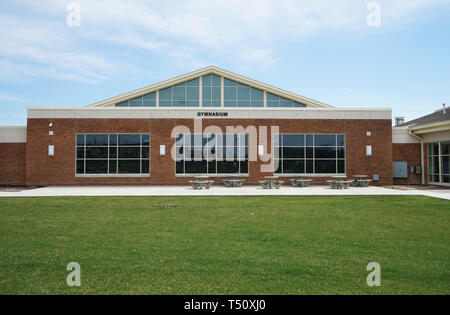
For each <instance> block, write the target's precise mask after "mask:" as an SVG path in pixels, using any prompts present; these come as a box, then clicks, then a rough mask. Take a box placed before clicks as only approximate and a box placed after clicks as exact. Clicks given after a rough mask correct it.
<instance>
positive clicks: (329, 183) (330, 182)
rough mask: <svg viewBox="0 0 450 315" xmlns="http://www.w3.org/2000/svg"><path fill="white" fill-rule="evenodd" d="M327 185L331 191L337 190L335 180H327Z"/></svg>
mask: <svg viewBox="0 0 450 315" xmlns="http://www.w3.org/2000/svg"><path fill="white" fill-rule="evenodd" d="M327 183H328V185H330V187H331V189H337V182H336V181H335V180H327Z"/></svg>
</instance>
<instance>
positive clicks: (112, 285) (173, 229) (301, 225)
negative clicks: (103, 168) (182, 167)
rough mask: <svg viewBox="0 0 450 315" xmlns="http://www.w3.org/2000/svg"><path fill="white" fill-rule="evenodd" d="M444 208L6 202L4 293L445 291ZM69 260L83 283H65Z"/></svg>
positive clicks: (409, 203) (250, 201)
mask: <svg viewBox="0 0 450 315" xmlns="http://www.w3.org/2000/svg"><path fill="white" fill-rule="evenodd" d="M449 210H450V203H449V202H448V201H443V200H438V199H432V198H426V197H410V196H405V197H148V198H139V197H136V198H134V197H132V198H128V197H127V198H121V197H113V198H100V197H92V198H91V197H89V198H84V197H80V198H29V199H28V198H22V199H13V198H8V199H5V198H0V215H1V224H0V235H1V251H0V294H41V293H42V294H80V293H81V294H100V293H105V294H139V293H140V294H335V293H339V294H449V293H450V229H449V227H450V226H449V223H450V211H449ZM72 261H74V262H78V263H79V264H80V265H81V270H82V271H81V287H68V286H67V285H66V276H67V275H68V274H69V272H68V271H66V266H67V264H68V263H69V262H72ZM369 262H378V263H379V264H380V265H381V268H382V286H381V287H368V286H367V284H366V277H367V275H368V272H367V271H366V266H367V264H368V263H369Z"/></svg>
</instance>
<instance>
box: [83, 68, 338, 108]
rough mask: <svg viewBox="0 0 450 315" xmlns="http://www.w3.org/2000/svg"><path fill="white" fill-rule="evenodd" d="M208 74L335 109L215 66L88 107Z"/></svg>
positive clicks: (116, 101) (115, 102)
mask: <svg viewBox="0 0 450 315" xmlns="http://www.w3.org/2000/svg"><path fill="white" fill-rule="evenodd" d="M208 74H215V75H218V76H223V77H224V78H227V79H230V80H234V81H238V82H240V83H242V84H246V85H249V86H252V87H255V88H259V89H261V90H265V91H267V92H269V93H273V94H277V95H279V96H282V97H285V98H288V99H292V100H293V101H297V102H300V103H307V105H308V106H310V107H318V108H333V106H331V105H328V104H325V103H322V102H319V101H316V100H313V99H310V98H307V97H304V96H301V95H298V94H295V93H292V92H288V91H285V90H282V89H280V88H277V87H274V86H271V85H268V84H265V83H262V82H259V81H256V80H253V79H250V78H247V77H244V76H241V75H238V74H235V73H232V72H230V71H226V70H223V69H220V68H218V67H214V66H209V67H206V68H203V69H200V70H197V71H194V72H190V73H187V74H184V75H181V76H178V77H176V78H173V79H170V80H166V81H163V82H160V83H157V84H154V85H150V86H148V87H145V88H142V89H139V90H135V91H132V92H129V93H125V94H122V95H119V96H116V97H113V98H109V99H106V100H104V101H101V102H97V103H94V104H91V105H89V106H87V107H111V106H114V105H115V104H118V103H121V102H124V101H127V100H129V99H133V98H137V97H140V96H143V95H146V94H149V93H153V92H155V91H157V90H161V89H165V88H167V87H170V86H173V85H177V84H180V83H183V82H186V81H189V80H193V79H195V78H198V77H200V76H204V75H208Z"/></svg>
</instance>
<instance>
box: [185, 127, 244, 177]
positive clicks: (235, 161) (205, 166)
mask: <svg viewBox="0 0 450 315" xmlns="http://www.w3.org/2000/svg"><path fill="white" fill-rule="evenodd" d="M176 154H177V156H176V174H177V175H184V174H210V175H220V174H248V135H247V134H178V135H177V136H176Z"/></svg>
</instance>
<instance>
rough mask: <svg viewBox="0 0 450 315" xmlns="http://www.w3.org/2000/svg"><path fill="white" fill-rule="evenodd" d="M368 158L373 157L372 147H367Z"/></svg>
mask: <svg viewBox="0 0 450 315" xmlns="http://www.w3.org/2000/svg"><path fill="white" fill-rule="evenodd" d="M366 156H372V146H371V145H367V146H366Z"/></svg>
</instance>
